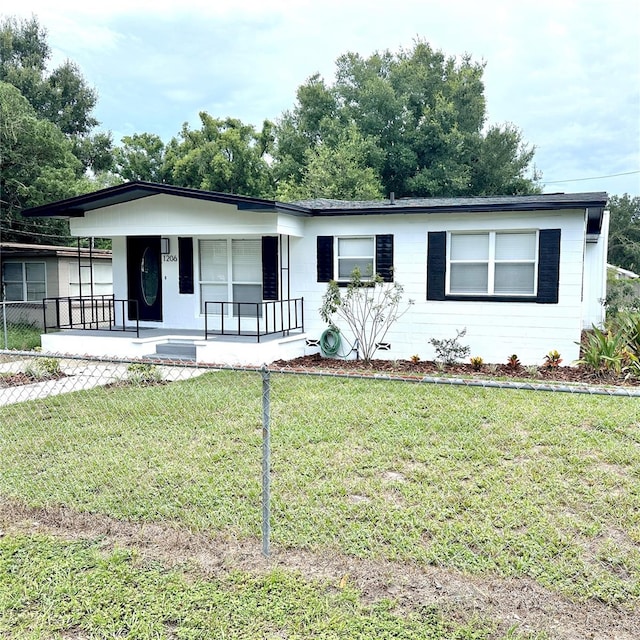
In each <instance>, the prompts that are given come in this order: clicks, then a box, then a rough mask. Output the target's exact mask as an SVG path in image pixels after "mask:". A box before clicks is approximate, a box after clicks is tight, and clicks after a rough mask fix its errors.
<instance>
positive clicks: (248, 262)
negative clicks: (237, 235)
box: [231, 240, 262, 282]
mask: <svg viewBox="0 0 640 640" xmlns="http://www.w3.org/2000/svg"><path fill="white" fill-rule="evenodd" d="M231 247H232V250H231V262H232V268H233V281H234V282H262V242H261V241H260V240H232V242H231Z"/></svg>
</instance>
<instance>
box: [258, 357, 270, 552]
mask: <svg viewBox="0 0 640 640" xmlns="http://www.w3.org/2000/svg"><path fill="white" fill-rule="evenodd" d="M260 371H261V373H262V555H264V556H265V557H268V556H269V553H270V552H269V539H270V536H271V526H270V518H271V506H270V502H271V397H270V396H271V384H270V376H269V369H267V365H266V364H265V365H263V367H262V369H261V370H260Z"/></svg>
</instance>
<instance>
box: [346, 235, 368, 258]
mask: <svg viewBox="0 0 640 640" xmlns="http://www.w3.org/2000/svg"><path fill="white" fill-rule="evenodd" d="M358 256H367V257H368V256H371V257H373V238H338V257H340V258H353V257H358Z"/></svg>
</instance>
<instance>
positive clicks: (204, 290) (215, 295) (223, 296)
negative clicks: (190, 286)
mask: <svg viewBox="0 0 640 640" xmlns="http://www.w3.org/2000/svg"><path fill="white" fill-rule="evenodd" d="M228 292H229V288H228V287H227V285H226V284H201V285H200V311H201V313H204V303H205V302H227V300H228V299H229V298H228V296H229V294H228ZM221 311H222V308H221V306H220V305H209V313H221Z"/></svg>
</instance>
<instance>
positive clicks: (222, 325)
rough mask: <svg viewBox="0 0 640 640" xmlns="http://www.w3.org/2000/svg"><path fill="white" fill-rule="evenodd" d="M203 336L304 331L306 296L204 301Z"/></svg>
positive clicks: (259, 334) (254, 334) (256, 335)
mask: <svg viewBox="0 0 640 640" xmlns="http://www.w3.org/2000/svg"><path fill="white" fill-rule="evenodd" d="M204 319H205V325H204V337H205V340H206V339H207V338H208V337H209V336H214V335H223V336H224V335H227V336H230V335H234V336H250V337H255V338H256V341H257V342H260V338H261V337H265V336H269V335H273V334H276V333H281V334H283V335H288V334H289V332H290V331H298V330H300V331H304V300H303V298H292V299H290V300H269V301H266V302H222V301H213V300H208V301H206V302H205V303H204Z"/></svg>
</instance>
